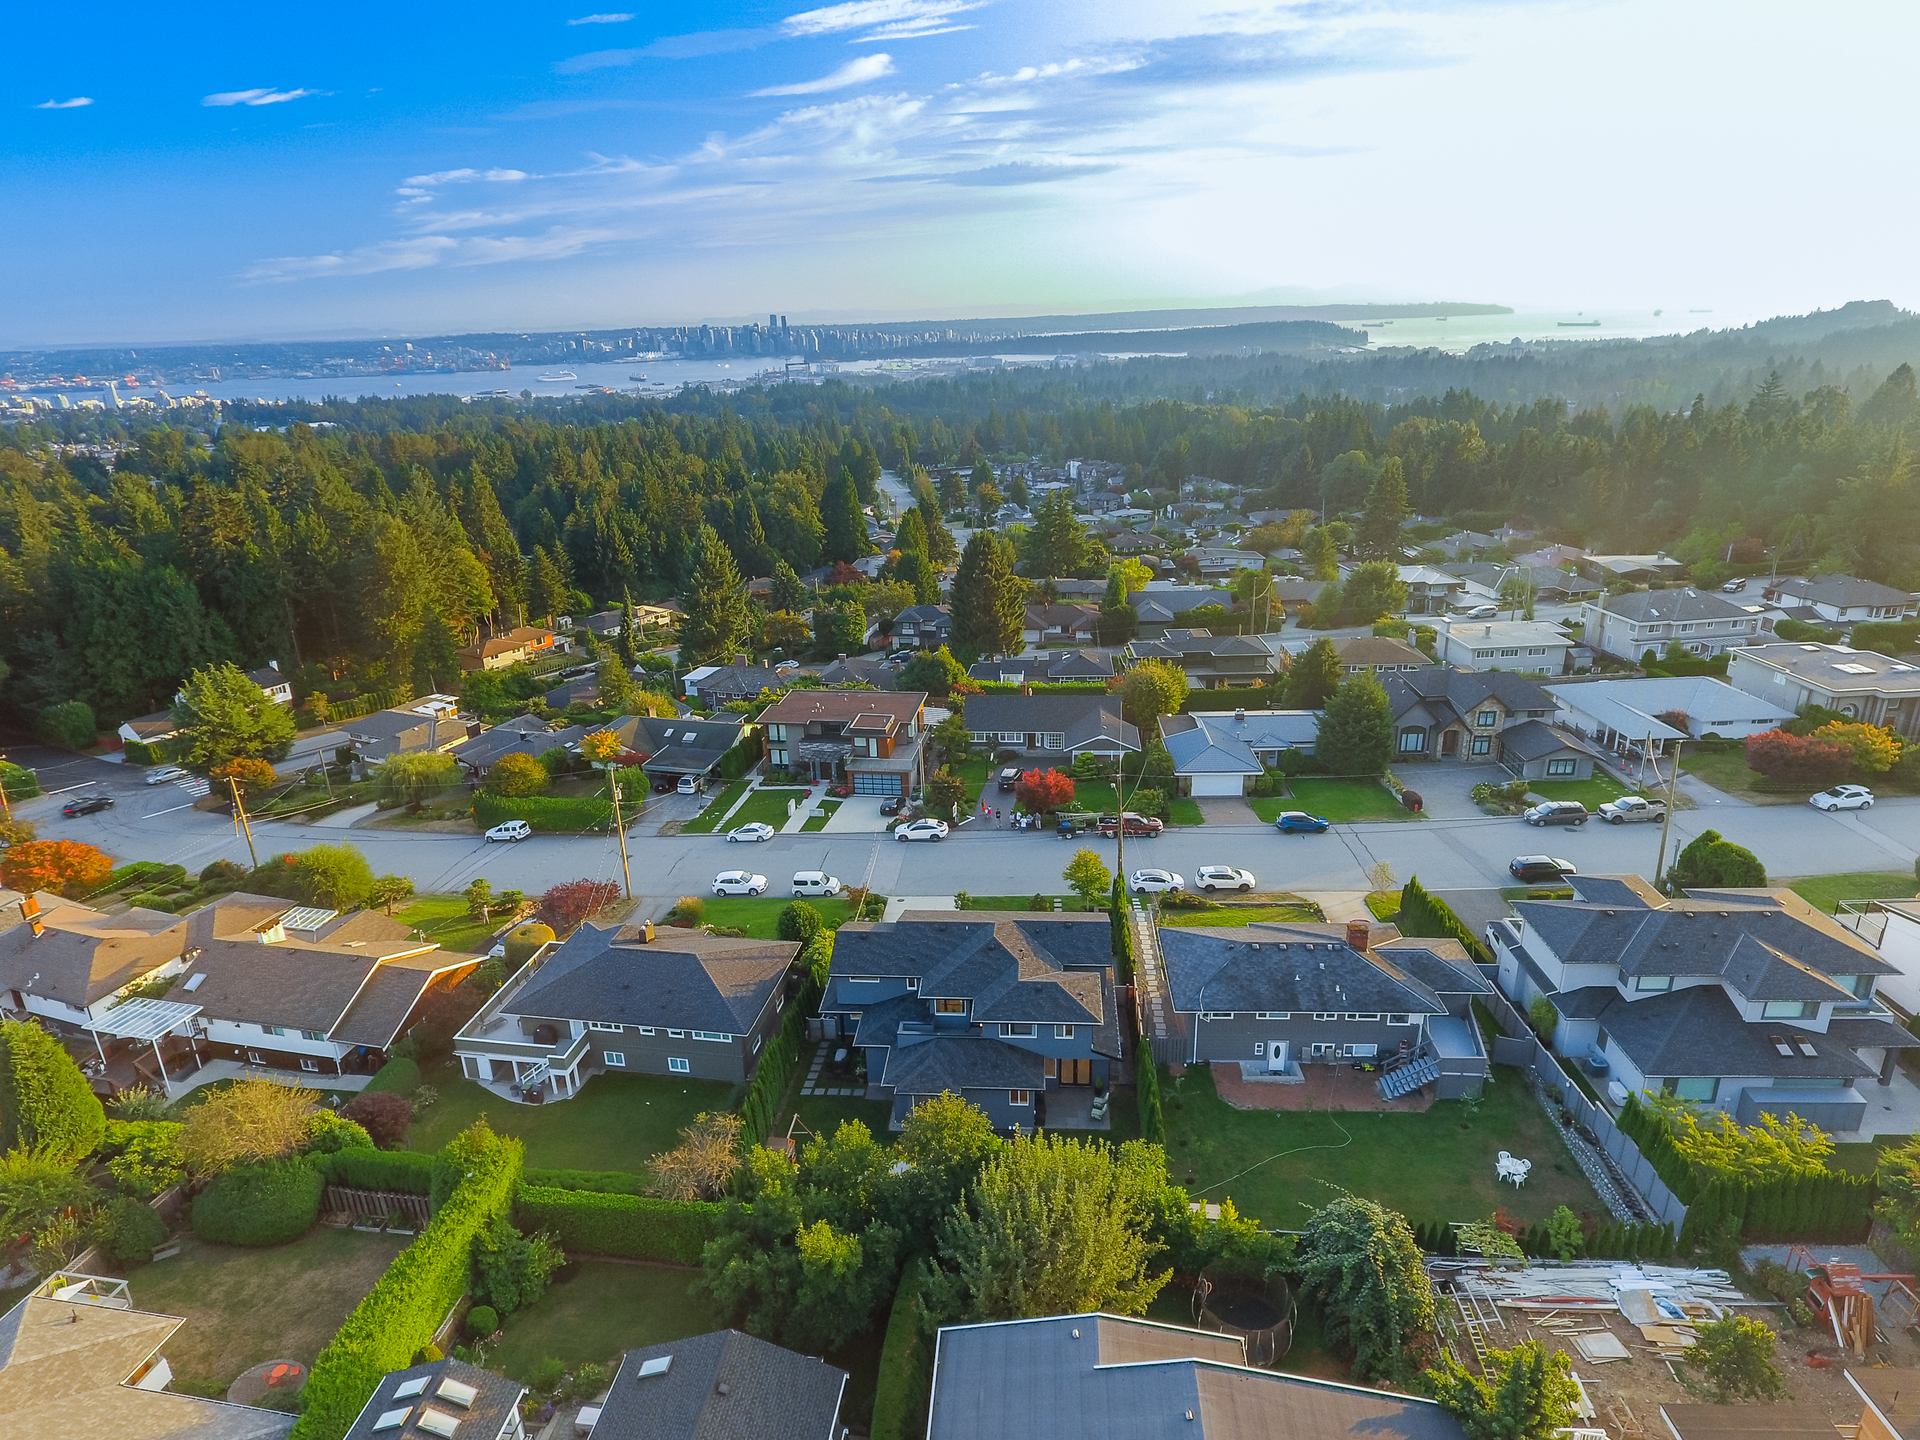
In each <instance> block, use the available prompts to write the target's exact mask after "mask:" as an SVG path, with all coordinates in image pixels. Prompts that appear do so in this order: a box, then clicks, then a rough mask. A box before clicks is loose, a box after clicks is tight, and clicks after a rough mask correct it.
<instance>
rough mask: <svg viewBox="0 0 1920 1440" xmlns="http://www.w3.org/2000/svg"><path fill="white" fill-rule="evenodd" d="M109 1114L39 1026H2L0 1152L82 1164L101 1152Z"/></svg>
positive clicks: (19, 1023) (14, 1023)
mask: <svg viewBox="0 0 1920 1440" xmlns="http://www.w3.org/2000/svg"><path fill="white" fill-rule="evenodd" d="M106 1123H107V1117H106V1111H105V1110H104V1109H103V1108H102V1107H101V1104H100V1099H99V1097H98V1096H97V1095H95V1094H94V1093H93V1087H92V1086H91V1085H89V1084H88V1083H87V1077H86V1076H84V1075H82V1074H81V1073H80V1067H79V1066H78V1065H76V1064H75V1063H74V1060H73V1057H72V1056H71V1055H69V1054H68V1053H67V1052H66V1051H65V1050H63V1049H62V1048H61V1047H60V1044H59V1042H58V1041H56V1040H55V1039H54V1038H53V1036H51V1035H49V1034H48V1033H47V1032H46V1031H44V1030H42V1029H41V1028H40V1027H39V1026H38V1025H29V1024H27V1023H25V1022H23V1021H16V1020H8V1021H5V1022H3V1023H0V1152H4V1151H8V1150H15V1149H25V1150H34V1151H37V1152H39V1153H41V1154H43V1155H47V1156H50V1157H51V1158H53V1159H56V1160H62V1161H78V1160H80V1159H82V1158H83V1157H85V1156H87V1155H91V1154H92V1153H93V1152H94V1150H95V1149H97V1148H98V1147H99V1144H100V1137H101V1134H102V1133H103V1132H104V1130H105V1128H106Z"/></svg>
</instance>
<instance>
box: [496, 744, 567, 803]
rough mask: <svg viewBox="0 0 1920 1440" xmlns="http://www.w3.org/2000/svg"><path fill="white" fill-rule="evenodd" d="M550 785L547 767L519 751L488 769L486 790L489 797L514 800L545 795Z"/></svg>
mask: <svg viewBox="0 0 1920 1440" xmlns="http://www.w3.org/2000/svg"><path fill="white" fill-rule="evenodd" d="M550 783H551V779H550V777H549V776H548V774H547V767H546V766H544V765H542V764H541V763H540V762H539V761H538V760H536V759H534V758H533V756H531V755H522V754H520V753H519V752H518V751H514V752H511V753H509V754H506V755H502V756H501V757H500V758H499V759H498V760H496V761H494V762H493V764H492V765H491V766H489V767H488V769H487V781H486V788H487V793H488V794H489V795H502V796H507V797H510V798H514V799H518V798H520V797H522V796H526V795H544V794H546V793H547V786H548V784H550Z"/></svg>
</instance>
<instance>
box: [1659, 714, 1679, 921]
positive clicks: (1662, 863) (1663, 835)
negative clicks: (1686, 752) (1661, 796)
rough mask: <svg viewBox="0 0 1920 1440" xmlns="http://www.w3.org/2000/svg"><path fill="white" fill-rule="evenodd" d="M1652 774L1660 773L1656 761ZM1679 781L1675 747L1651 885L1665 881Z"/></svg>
mask: <svg viewBox="0 0 1920 1440" xmlns="http://www.w3.org/2000/svg"><path fill="white" fill-rule="evenodd" d="M1653 773H1654V774H1655V775H1656V776H1657V775H1659V773H1660V762H1659V761H1657V760H1656V761H1655V762H1654V765H1653ZM1679 780H1680V749H1679V747H1678V746H1677V745H1676V746H1675V747H1674V751H1673V768H1672V770H1671V771H1670V772H1669V773H1668V775H1667V813H1666V814H1665V815H1664V816H1662V817H1661V820H1660V858H1659V860H1657V861H1656V862H1655V863H1654V867H1653V883H1654V884H1655V885H1656V886H1657V885H1661V884H1663V883H1664V882H1665V879H1666V871H1667V837H1668V836H1669V835H1671V834H1672V833H1673V791H1674V786H1675V785H1676V784H1678V783H1679Z"/></svg>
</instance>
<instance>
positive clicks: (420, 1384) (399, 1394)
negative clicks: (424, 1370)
mask: <svg viewBox="0 0 1920 1440" xmlns="http://www.w3.org/2000/svg"><path fill="white" fill-rule="evenodd" d="M426 1393H427V1377H426V1376H425V1375H416V1376H414V1378H413V1379H411V1380H405V1381H402V1382H401V1384H400V1388H399V1389H397V1390H395V1391H394V1392H393V1398H394V1399H396V1400H404V1399H406V1398H408V1397H409V1396H413V1395H424V1394H426Z"/></svg>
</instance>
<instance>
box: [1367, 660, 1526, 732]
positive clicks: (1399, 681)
mask: <svg viewBox="0 0 1920 1440" xmlns="http://www.w3.org/2000/svg"><path fill="white" fill-rule="evenodd" d="M1380 684H1381V686H1382V687H1383V688H1384V689H1385V690H1386V692H1387V700H1388V702H1389V703H1390V704H1391V705H1392V706H1393V715H1394V719H1396V720H1400V719H1402V718H1404V717H1405V716H1406V715H1407V714H1408V713H1409V712H1411V711H1413V710H1415V709H1416V708H1417V707H1424V708H1425V710H1426V711H1427V713H1428V714H1430V715H1432V716H1433V717H1434V718H1435V719H1437V720H1456V719H1460V718H1463V717H1464V716H1466V715H1468V714H1470V713H1471V712H1472V711H1473V710H1475V709H1477V708H1478V707H1479V706H1480V705H1482V704H1484V703H1485V702H1486V700H1487V699H1488V698H1490V697H1491V698H1492V699H1495V700H1498V701H1499V702H1500V704H1501V705H1503V706H1504V707H1505V708H1506V709H1508V710H1513V711H1521V712H1524V711H1528V710H1541V711H1544V712H1545V713H1546V714H1547V715H1549V716H1550V715H1552V714H1553V712H1554V701H1553V697H1552V696H1551V695H1549V694H1548V693H1547V692H1546V691H1545V690H1542V689H1541V688H1540V687H1539V686H1538V685H1535V684H1534V683H1533V682H1532V681H1530V680H1523V679H1521V678H1520V677H1519V676H1518V675H1515V674H1512V673H1511V672H1509V671H1504V670H1456V669H1454V668H1452V667H1451V666H1446V665H1434V666H1431V667H1429V668H1427V669H1425V670H1401V671H1397V672H1392V673H1389V674H1386V675H1383V676H1382V677H1381V678H1380Z"/></svg>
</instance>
